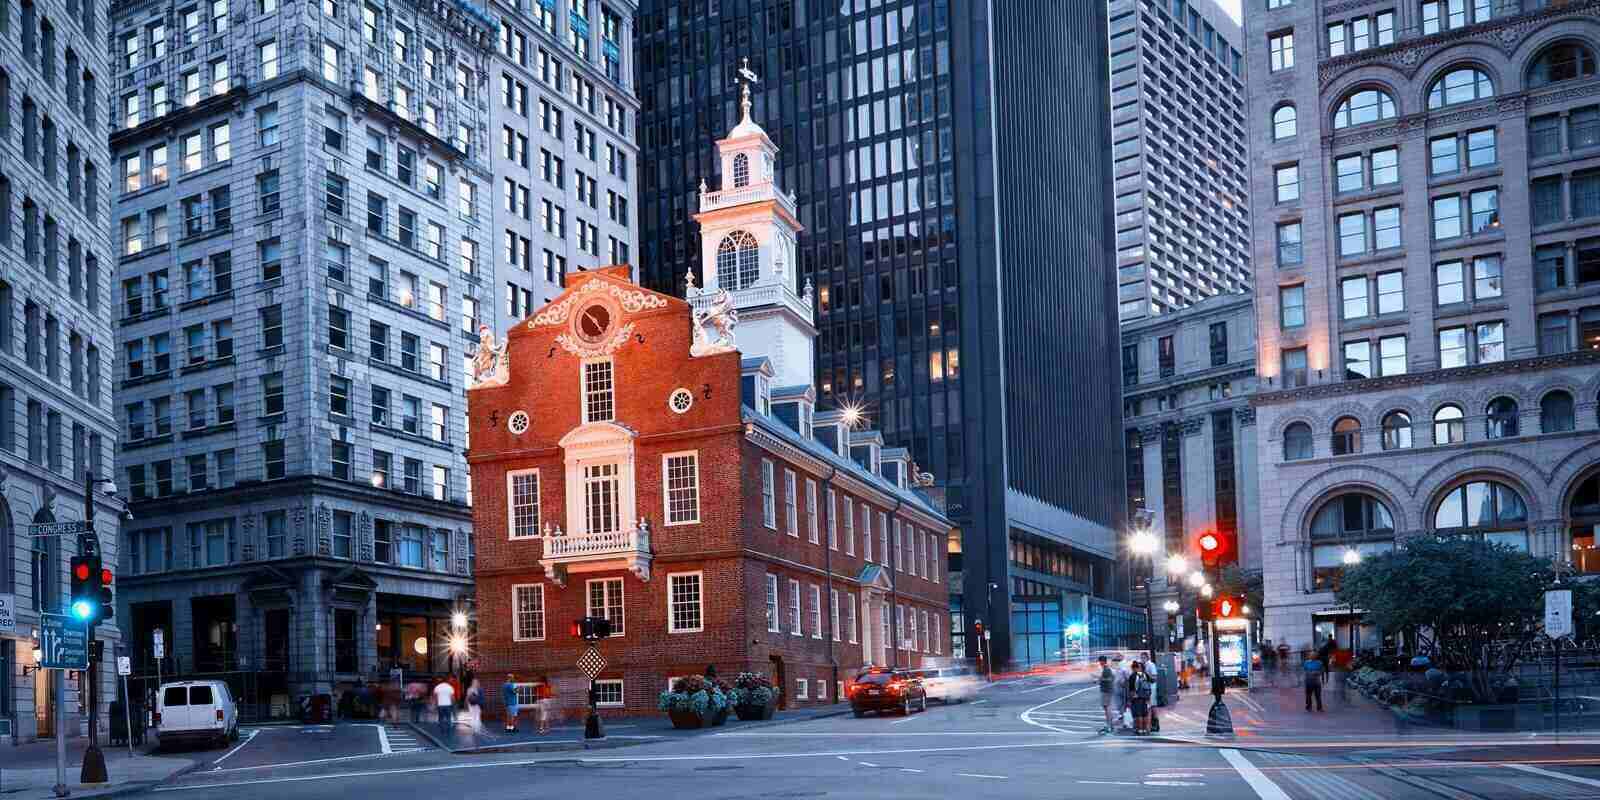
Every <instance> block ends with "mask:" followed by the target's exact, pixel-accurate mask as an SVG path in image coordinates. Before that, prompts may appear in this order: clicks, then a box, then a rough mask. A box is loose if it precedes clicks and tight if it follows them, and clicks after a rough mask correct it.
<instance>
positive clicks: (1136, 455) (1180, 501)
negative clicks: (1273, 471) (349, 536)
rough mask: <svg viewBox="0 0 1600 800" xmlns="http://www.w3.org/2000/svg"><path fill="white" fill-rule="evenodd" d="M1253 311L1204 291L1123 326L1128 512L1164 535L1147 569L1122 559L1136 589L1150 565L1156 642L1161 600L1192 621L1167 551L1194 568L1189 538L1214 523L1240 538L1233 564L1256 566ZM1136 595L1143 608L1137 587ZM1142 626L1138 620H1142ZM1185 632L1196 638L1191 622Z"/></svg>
mask: <svg viewBox="0 0 1600 800" xmlns="http://www.w3.org/2000/svg"><path fill="white" fill-rule="evenodd" d="M1255 326H1256V323H1255V308H1254V303H1253V302H1252V297H1251V295H1248V294H1230V295H1220V296H1217V297H1210V298H1207V299H1204V300H1201V301H1200V302H1198V303H1195V304H1194V305H1192V306H1189V307H1188V308H1185V309H1181V310H1179V311H1175V312H1172V313H1169V314H1163V315H1161V316H1159V317H1153V318H1150V319H1144V320H1137V321H1134V322H1125V323H1123V325H1122V397H1123V401H1122V411H1123V423H1124V432H1125V435H1126V437H1127V445H1126V448H1125V453H1126V455H1127V468H1126V471H1125V473H1126V475H1127V479H1128V514H1129V518H1130V519H1132V518H1133V514H1134V512H1135V511H1136V510H1137V509H1140V508H1143V509H1146V510H1148V511H1150V512H1151V513H1152V514H1153V521H1152V527H1151V531H1152V532H1154V533H1155V534H1156V535H1157V536H1158V538H1159V539H1160V540H1161V542H1162V545H1161V549H1160V550H1158V551H1157V555H1156V557H1155V559H1154V563H1153V565H1151V564H1147V563H1146V562H1144V561H1143V560H1141V559H1139V558H1138V557H1130V558H1129V560H1128V561H1127V562H1126V564H1127V566H1128V568H1129V569H1130V570H1131V574H1132V576H1133V580H1132V581H1131V582H1130V583H1131V584H1133V585H1142V580H1143V577H1142V576H1144V575H1146V574H1148V573H1147V572H1146V570H1150V571H1153V574H1154V575H1155V578H1156V579H1155V581H1154V583H1152V585H1151V588H1152V598H1151V603H1152V605H1153V608H1154V609H1155V615H1154V619H1155V631H1156V640H1157V641H1158V642H1163V641H1166V640H1167V639H1166V634H1167V631H1168V627H1167V625H1168V620H1167V615H1166V613H1165V612H1164V611H1162V610H1161V609H1162V604H1163V603H1165V602H1166V601H1168V600H1178V601H1179V602H1180V604H1181V605H1182V606H1183V613H1184V614H1185V615H1187V618H1188V619H1189V620H1193V619H1194V617H1193V612H1194V601H1195V598H1196V594H1195V591H1194V589H1193V588H1192V587H1189V586H1187V585H1179V584H1178V583H1175V582H1171V581H1168V580H1167V571H1166V566H1165V557H1166V556H1168V555H1183V556H1185V557H1186V558H1187V559H1188V563H1189V565H1190V567H1191V568H1194V567H1198V566H1199V552H1198V551H1197V550H1196V548H1195V537H1196V536H1197V535H1198V534H1199V533H1200V532H1201V531H1203V530H1206V529H1208V528H1215V529H1217V530H1219V531H1224V532H1231V533H1233V534H1234V536H1235V538H1236V540H1237V541H1238V552H1237V553H1236V556H1237V558H1238V564H1239V566H1240V567H1241V568H1242V569H1243V570H1244V571H1245V572H1247V573H1248V572H1260V570H1261V528H1260V520H1259V518H1258V516H1257V514H1256V509H1257V505H1258V498H1259V496H1260V490H1259V486H1258V484H1257V476H1256V469H1255V463H1256V425H1255V411H1254V410H1253V409H1252V408H1251V407H1250V396H1251V395H1252V394H1253V393H1254V392H1255V389H1256V376H1255V363H1256V362H1255V354H1256V341H1255ZM1133 601H1134V602H1135V603H1136V604H1139V605H1143V604H1144V601H1145V598H1144V594H1143V592H1139V591H1135V592H1134V594H1133ZM1141 630H1142V626H1141ZM1184 633H1185V635H1193V634H1194V626H1193V625H1192V624H1190V625H1186V626H1184Z"/></svg>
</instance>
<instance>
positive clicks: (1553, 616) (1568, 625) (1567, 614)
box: [1544, 589, 1572, 639]
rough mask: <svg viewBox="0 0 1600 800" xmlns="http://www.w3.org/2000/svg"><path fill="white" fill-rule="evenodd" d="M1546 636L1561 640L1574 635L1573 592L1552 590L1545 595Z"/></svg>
mask: <svg viewBox="0 0 1600 800" xmlns="http://www.w3.org/2000/svg"><path fill="white" fill-rule="evenodd" d="M1544 635H1546V636H1548V637H1550V638H1552V639H1559V638H1561V637H1563V636H1571V635H1572V590H1571V589H1551V590H1550V591H1547V592H1545V593H1544Z"/></svg>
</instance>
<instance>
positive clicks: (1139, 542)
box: [1128, 508, 1160, 649]
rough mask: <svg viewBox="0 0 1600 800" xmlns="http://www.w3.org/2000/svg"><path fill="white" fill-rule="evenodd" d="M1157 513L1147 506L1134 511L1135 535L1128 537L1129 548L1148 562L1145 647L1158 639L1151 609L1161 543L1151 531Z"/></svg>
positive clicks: (1145, 595) (1146, 571) (1148, 646)
mask: <svg viewBox="0 0 1600 800" xmlns="http://www.w3.org/2000/svg"><path fill="white" fill-rule="evenodd" d="M1154 520H1155V514H1154V513H1153V512H1151V511H1150V510H1149V509H1147V508H1141V509H1137V510H1136V511H1134V512H1133V528H1134V530H1133V535H1132V536H1129V537H1128V549H1129V550H1131V551H1133V554H1134V555H1135V556H1138V557H1140V558H1142V559H1144V561H1145V562H1146V566H1147V567H1148V569H1146V570H1145V573H1144V641H1145V647H1147V648H1150V649H1154V648H1155V641H1156V623H1155V614H1154V612H1153V611H1151V609H1150V583H1151V582H1152V581H1154V580H1155V573H1156V570H1155V555H1156V550H1157V548H1158V547H1159V545H1160V543H1159V542H1157V541H1156V536H1155V534H1153V533H1151V532H1150V524H1151V523H1152V522H1153V521H1154Z"/></svg>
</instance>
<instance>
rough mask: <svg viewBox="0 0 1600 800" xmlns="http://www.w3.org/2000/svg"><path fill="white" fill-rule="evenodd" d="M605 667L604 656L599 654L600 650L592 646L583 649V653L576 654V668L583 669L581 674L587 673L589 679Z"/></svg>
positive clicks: (592, 678) (593, 677)
mask: <svg viewBox="0 0 1600 800" xmlns="http://www.w3.org/2000/svg"><path fill="white" fill-rule="evenodd" d="M605 668H606V658H605V656H602V655H600V651H599V650H596V649H595V648H594V647H592V646H591V647H590V648H589V649H588V650H585V651H584V652H583V655H581V656H578V669H581V670H583V674H585V675H588V676H589V680H594V679H595V676H597V675H599V674H600V672H601V671H602V670H604V669H605Z"/></svg>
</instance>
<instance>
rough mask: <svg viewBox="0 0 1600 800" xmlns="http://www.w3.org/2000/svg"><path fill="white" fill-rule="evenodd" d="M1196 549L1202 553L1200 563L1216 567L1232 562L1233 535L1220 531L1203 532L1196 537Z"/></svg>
mask: <svg viewBox="0 0 1600 800" xmlns="http://www.w3.org/2000/svg"><path fill="white" fill-rule="evenodd" d="M1195 547H1196V549H1198V550H1199V551H1200V563H1201V564H1204V565H1205V566H1208V567H1215V566H1217V565H1219V564H1222V563H1225V562H1227V561H1231V560H1232V556H1233V534H1232V533H1228V532H1225V531H1218V530H1205V531H1201V532H1200V535H1199V536H1197V537H1195Z"/></svg>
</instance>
